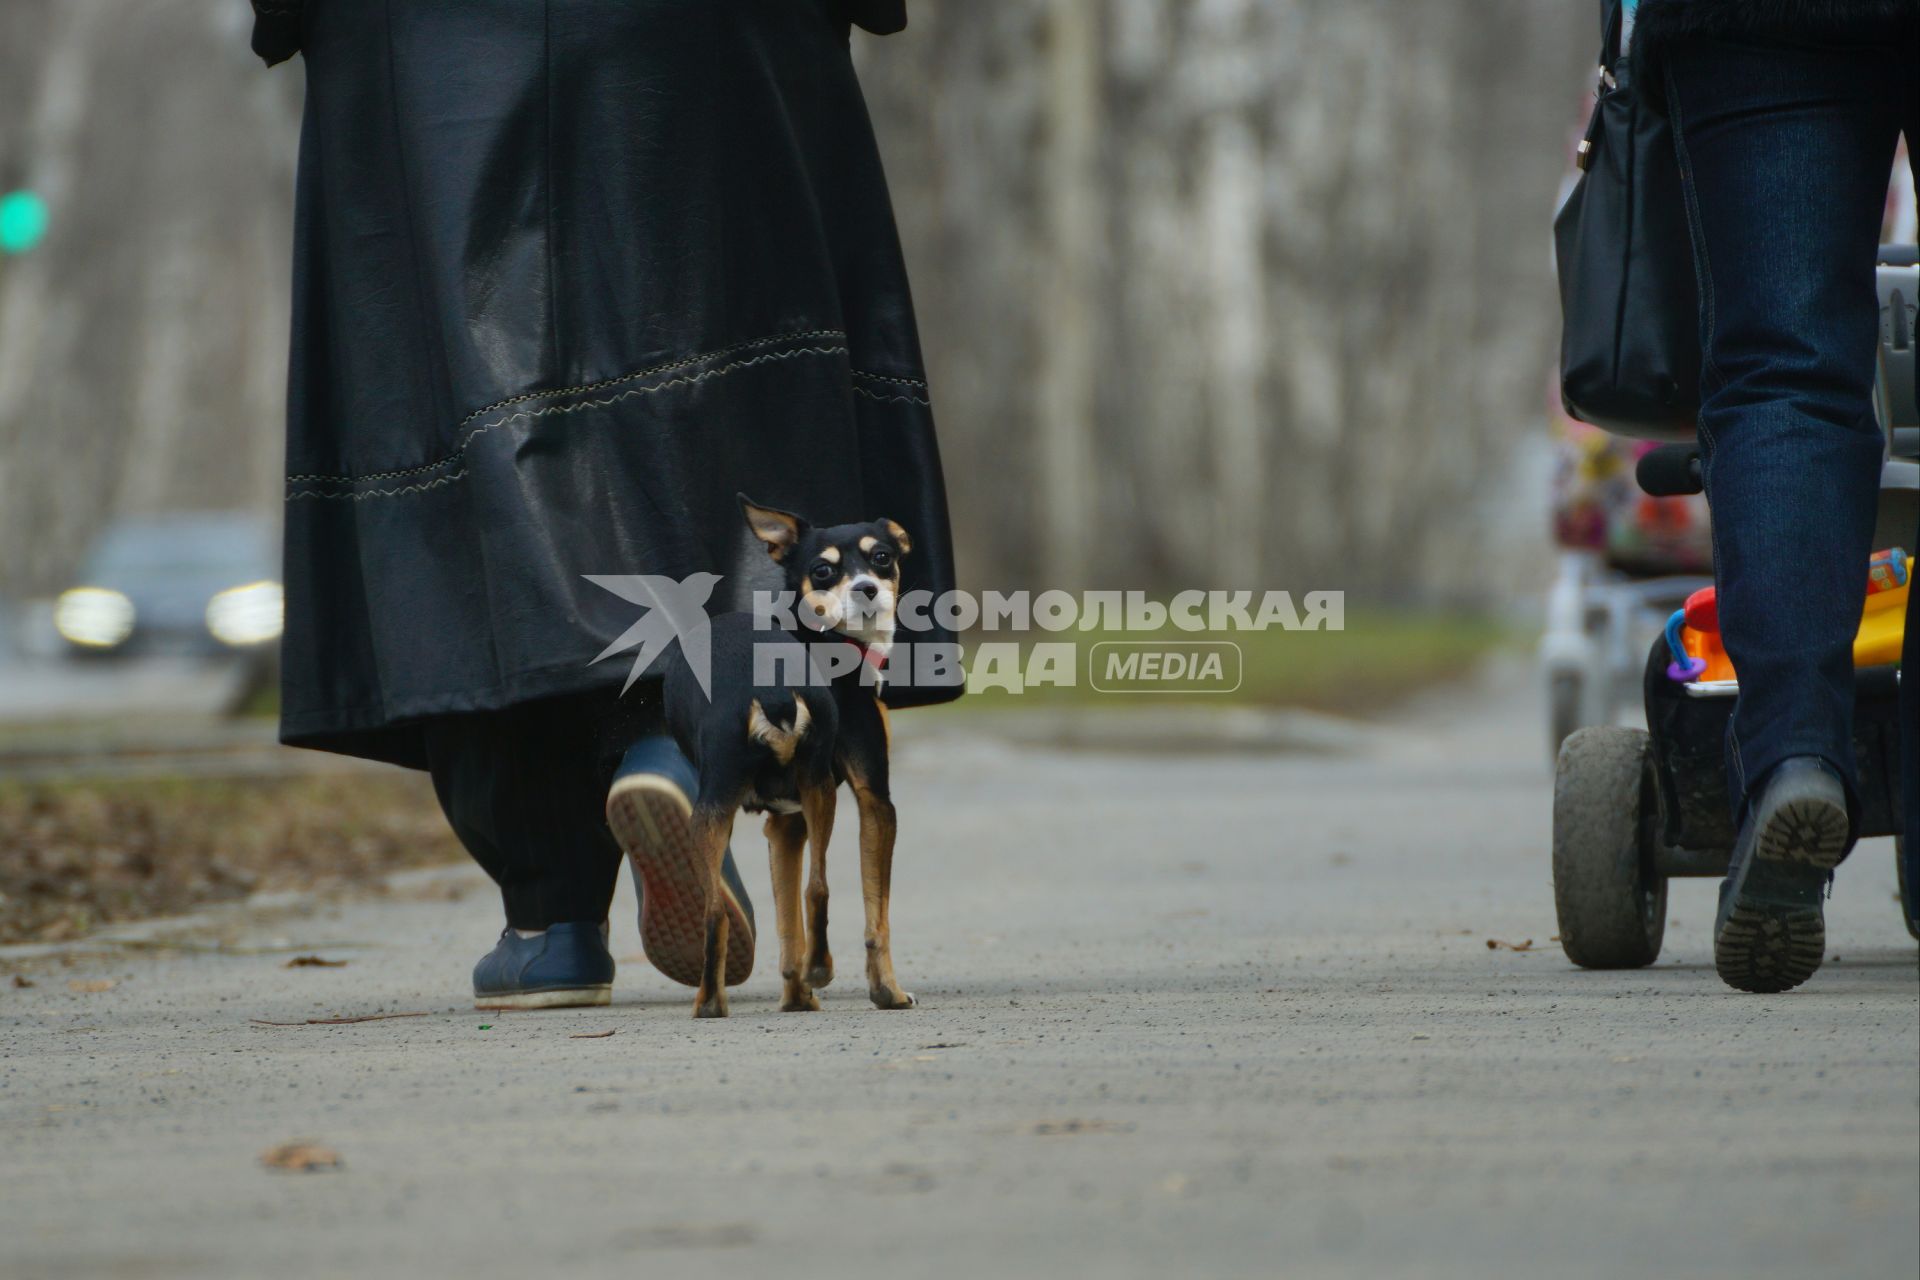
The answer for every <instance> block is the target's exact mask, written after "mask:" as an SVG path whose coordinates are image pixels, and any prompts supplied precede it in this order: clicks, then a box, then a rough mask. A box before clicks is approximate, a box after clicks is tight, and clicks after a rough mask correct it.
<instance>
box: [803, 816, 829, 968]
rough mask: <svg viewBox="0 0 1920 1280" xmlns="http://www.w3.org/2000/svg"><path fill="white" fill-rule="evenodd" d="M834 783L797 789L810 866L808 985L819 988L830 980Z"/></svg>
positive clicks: (808, 884) (808, 889) (808, 890)
mask: <svg viewBox="0 0 1920 1280" xmlns="http://www.w3.org/2000/svg"><path fill="white" fill-rule="evenodd" d="M834 804H835V796H834V785H833V782H832V780H831V779H829V780H827V781H826V782H823V783H815V784H809V785H807V786H805V787H803V788H802V789H801V791H800V812H801V815H802V816H803V817H804V818H805V819H806V823H807V842H808V844H809V845H810V846H811V847H812V852H813V869H812V872H811V873H810V874H809V875H808V877H807V968H806V973H805V975H804V976H805V979H806V983H807V986H808V987H810V988H813V989H814V990H818V989H819V988H821V987H824V986H826V985H827V984H828V983H829V982H832V981H833V952H831V951H829V950H828V949H827V841H828V840H829V839H831V838H832V836H833V811H834Z"/></svg>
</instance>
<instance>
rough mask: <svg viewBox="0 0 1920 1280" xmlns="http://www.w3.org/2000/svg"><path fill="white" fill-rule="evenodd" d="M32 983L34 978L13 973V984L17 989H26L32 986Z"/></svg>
mask: <svg viewBox="0 0 1920 1280" xmlns="http://www.w3.org/2000/svg"><path fill="white" fill-rule="evenodd" d="M32 985H33V979H32V978H28V977H25V976H23V975H21V974H18V973H16V974H14V975H13V986H14V989H15V990H16V991H18V990H24V989H25V988H27V987H30V986H32Z"/></svg>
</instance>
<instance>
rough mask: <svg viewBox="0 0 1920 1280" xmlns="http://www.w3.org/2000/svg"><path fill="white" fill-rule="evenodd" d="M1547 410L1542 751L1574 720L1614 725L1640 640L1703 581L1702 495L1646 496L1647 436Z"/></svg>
mask: <svg viewBox="0 0 1920 1280" xmlns="http://www.w3.org/2000/svg"><path fill="white" fill-rule="evenodd" d="M1553 419H1554V427H1555V435H1556V446H1557V453H1558V459H1557V466H1556V474H1555V477H1554V512H1553V525H1554V541H1555V542H1556V543H1557V544H1558V545H1559V548H1560V550H1559V553H1558V556H1557V558H1556V561H1555V573H1554V581H1553V586H1552V587H1551V588H1550V589H1549V590H1548V592H1547V607H1546V629H1545V631H1544V632H1543V634H1542V635H1541V637H1540V647H1539V659H1540V669H1541V672H1542V674H1543V675H1544V677H1545V680H1546V689H1547V754H1548V757H1549V758H1550V759H1551V758H1552V757H1554V756H1557V755H1558V754H1559V752H1560V744H1561V743H1563V742H1565V741H1566V740H1567V737H1568V735H1569V734H1571V733H1572V732H1573V731H1574V730H1575V729H1578V728H1581V727H1582V726H1584V725H1595V724H1613V723H1615V722H1616V721H1618V720H1619V719H1620V716H1621V713H1622V712H1623V711H1624V710H1625V709H1626V708H1627V707H1628V706H1629V705H1635V704H1637V703H1638V702H1639V696H1640V670H1641V665H1642V662H1641V660H1642V658H1643V657H1644V656H1645V654H1646V643H1647V641H1648V640H1650V639H1652V638H1653V637H1654V636H1656V635H1658V634H1659V633H1660V629H1661V626H1662V625H1663V624H1664V623H1665V622H1666V620H1667V618H1668V616H1669V615H1670V614H1672V612H1673V611H1674V610H1675V609H1677V608H1679V607H1680V605H1681V604H1682V603H1684V602H1685V601H1686V599H1687V597H1688V596H1690V595H1692V594H1693V593H1694V592H1696V591H1698V590H1700V589H1701V588H1703V587H1706V586H1709V585H1711V583H1712V581H1713V578H1712V573H1713V546H1712V535H1711V531H1710V530H1709V527H1708V516H1707V503H1706V499H1705V498H1704V497H1702V496H1700V495H1699V494H1682V495H1671V496H1655V495H1653V494H1649V493H1647V492H1645V491H1644V490H1642V489H1641V488H1640V486H1639V484H1638V483H1637V482H1636V481H1635V479H1634V469H1635V465H1636V464H1637V463H1638V461H1639V460H1640V458H1641V457H1643V456H1644V455H1645V454H1646V453H1647V452H1649V451H1650V450H1652V449H1653V448H1655V447H1656V446H1654V445H1652V444H1650V443H1648V442H1647V441H1644V440H1628V439H1625V438H1623V437H1619V436H1611V435H1608V434H1607V433H1606V432H1605V431H1602V430H1601V429H1600V428H1598V427H1593V426H1588V425H1587V424H1586V423H1583V422H1579V421H1577V420H1576V419H1574V418H1572V417H1571V416H1569V415H1568V414H1567V413H1566V412H1565V411H1564V410H1562V409H1561V408H1560V407H1559V406H1558V405H1557V404H1556V405H1555V406H1554V409H1553Z"/></svg>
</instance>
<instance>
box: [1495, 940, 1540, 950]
mask: <svg viewBox="0 0 1920 1280" xmlns="http://www.w3.org/2000/svg"><path fill="white" fill-rule="evenodd" d="M1503 947H1504V948H1505V949H1506V950H1508V951H1531V950H1533V939H1532V938H1528V939H1527V940H1526V941H1525V942H1506V941H1503V940H1501V939H1499V938H1488V939H1487V950H1489V951H1497V950H1500V949H1501V948H1503Z"/></svg>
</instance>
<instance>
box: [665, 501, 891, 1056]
mask: <svg viewBox="0 0 1920 1280" xmlns="http://www.w3.org/2000/svg"><path fill="white" fill-rule="evenodd" d="M740 504H741V506H742V508H743V509H744V510H745V512H746V517H747V526H748V527H749V528H750V529H752V531H753V533H754V536H755V537H757V538H759V539H760V541H761V542H762V543H763V544H765V546H766V549H767V551H768V553H769V554H770V555H771V556H772V557H773V559H774V561H775V562H776V563H777V564H779V565H780V567H781V569H782V570H783V571H784V573H785V578H786V586H787V589H788V590H789V591H791V592H792V593H793V596H794V598H795V600H796V601H797V606H796V608H795V609H794V615H795V623H796V625H795V626H794V627H793V628H792V629H791V630H788V629H783V628H780V627H772V628H758V627H756V625H755V619H754V616H753V615H752V614H751V613H729V614H722V615H720V616H718V617H716V618H714V619H713V623H712V627H713V629H712V641H711V650H710V651H711V653H712V669H711V681H710V687H711V692H712V697H711V698H709V697H708V696H707V691H705V690H703V689H702V688H701V687H700V683H699V681H698V679H697V678H696V677H695V675H694V673H693V670H692V668H691V667H690V666H689V665H688V663H687V660H686V658H685V655H684V654H683V653H682V652H681V651H680V650H679V649H677V648H676V649H675V650H674V655H675V656H674V658H673V659H672V660H671V665H670V666H669V668H668V671H667V675H666V690H665V692H666V710H667V727H668V729H669V730H670V731H671V732H672V734H673V736H674V738H675V739H676V740H677V741H678V742H679V744H680V749H681V750H682V751H684V752H685V753H686V755H687V757H688V758H689V759H690V760H692V761H693V763H694V767H695V769H696V770H697V771H698V773H699V777H700V786H699V795H698V798H697V799H695V800H694V802H693V814H692V817H691V822H690V825H691V828H692V836H693V839H692V845H693V850H692V852H693V855H694V858H695V859H696V862H697V870H696V874H698V875H700V876H702V877H703V881H702V883H704V885H705V889H706V915H705V920H706V949H705V963H704V967H703V970H702V973H701V978H700V989H699V993H698V994H697V996H696V997H695V1000H694V1010H693V1011H694V1016H695V1017H700V1018H723V1017H725V1016H726V1014H727V988H726V982H725V976H726V975H725V969H726V962H727V930H728V913H727V911H726V910H725V904H724V899H723V896H722V895H723V893H724V890H723V888H722V885H721V880H720V862H721V858H722V857H723V856H724V854H725V852H726V847H727V836H728V833H729V832H730V830H731V828H732V826H733V815H734V813H735V811H736V810H738V809H742V808H744V809H746V810H748V811H749V812H764V813H766V814H767V823H766V833H767V850H768V858H769V862H770V863H771V866H772V870H773V898H774V910H775V913H776V920H777V923H778V927H779V933H780V978H781V982H782V998H781V1002H780V1007H781V1009H783V1010H786V1011H800V1010H817V1009H818V1008H819V1007H820V1000H819V997H818V996H817V995H815V994H814V993H815V991H816V990H818V989H819V988H821V987H824V986H826V985H827V984H828V983H829V982H831V981H832V980H833V954H832V952H830V951H829V950H828V948H827V841H828V839H829V838H830V837H831V836H832V835H833V815H834V804H835V797H836V794H837V791H838V787H839V785H840V784H841V783H842V782H844V783H846V784H847V786H848V787H849V788H851V790H852V791H853V797H854V801H855V803H856V804H857V805H858V806H859V810H860V888H861V898H862V899H863V901H864V903H865V906H866V917H867V920H866V943H867V946H866V951H867V994H868V995H869V996H870V997H871V998H872V1000H873V1003H874V1004H876V1005H878V1006H879V1007H880V1008H882V1009H906V1008H910V1007H912V1005H913V996H912V995H910V994H909V993H907V992H906V991H903V990H901V988H900V984H899V982H898V981H896V980H895V978H894V976H893V950H892V938H891V934H890V931H889V928H888V923H887V911H888V905H889V898H890V896H891V892H892V881H893V842H894V833H895V821H894V808H893V800H892V798H891V796H890V794H889V791H888V785H887V747H888V725H887V713H886V708H885V707H884V706H883V705H882V703H881V701H880V697H879V694H880V687H881V686H880V680H881V676H880V670H881V668H882V667H883V666H884V665H885V663H886V657H887V653H888V651H889V649H891V648H892V645H893V637H894V611H895V608H896V606H897V603H898V600H899V595H900V560H901V557H903V556H905V555H906V554H907V553H908V552H909V551H911V550H912V548H913V544H912V542H911V540H910V539H909V538H908V537H907V531H906V530H905V529H902V528H901V527H900V526H899V525H897V524H895V523H894V522H893V521H891V520H876V521H873V522H872V523H870V524H842V525H834V526H831V527H829V528H820V529H816V528H814V527H813V526H812V525H809V524H808V523H807V522H806V521H805V520H803V519H801V518H800V517H799V516H796V515H792V514H790V513H788V512H785V511H778V510H775V509H774V508H772V507H763V506H760V505H759V504H757V503H755V502H753V501H752V500H751V499H749V498H748V497H747V496H746V495H745V494H741V495H740ZM768 646H774V647H776V648H777V649H778V650H779V651H780V656H779V657H775V656H773V655H771V654H768V653H761V654H760V658H759V661H758V663H756V652H757V651H760V650H763V649H765V648H766V647H768ZM809 849H810V851H811V854H812V866H811V874H810V875H809V877H808V880H807V887H806V895H805V899H804V903H803V901H802V897H801V890H800V870H801V867H800V864H801V858H802V855H803V853H804V852H806V851H808V850H809Z"/></svg>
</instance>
